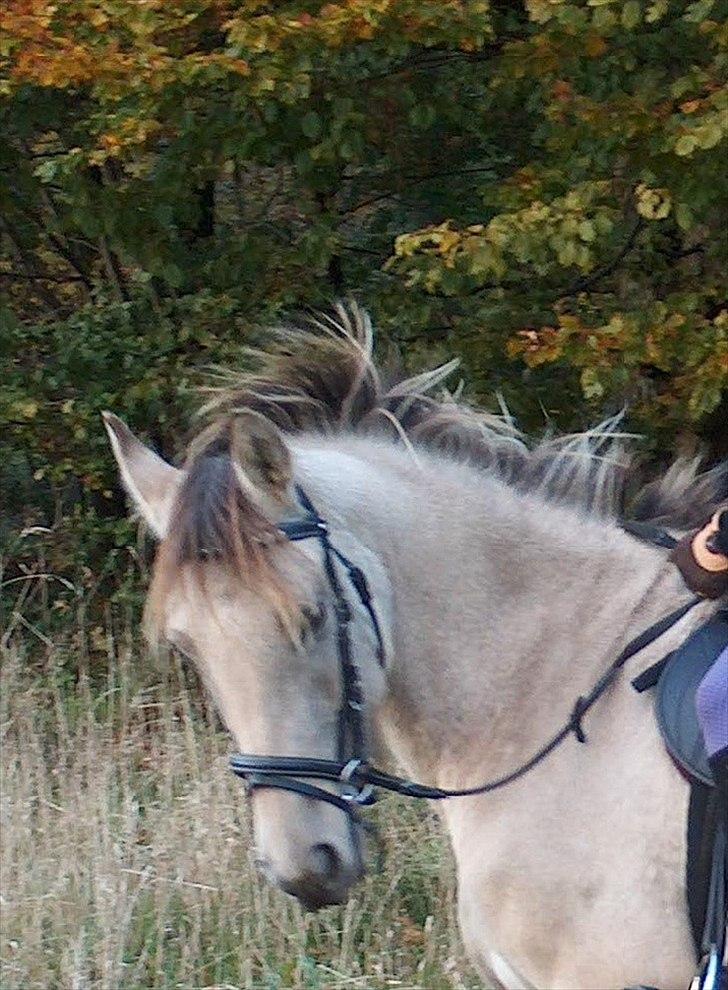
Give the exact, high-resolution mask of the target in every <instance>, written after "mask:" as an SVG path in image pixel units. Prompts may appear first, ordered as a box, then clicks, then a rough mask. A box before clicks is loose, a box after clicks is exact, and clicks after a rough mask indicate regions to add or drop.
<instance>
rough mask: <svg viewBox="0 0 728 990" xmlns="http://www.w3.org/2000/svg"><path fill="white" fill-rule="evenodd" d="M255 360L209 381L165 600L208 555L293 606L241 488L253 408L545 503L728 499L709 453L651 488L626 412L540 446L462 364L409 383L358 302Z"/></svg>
mask: <svg viewBox="0 0 728 990" xmlns="http://www.w3.org/2000/svg"><path fill="white" fill-rule="evenodd" d="M248 358H249V363H250V364H252V365H253V366H254V368H255V370H253V371H246V372H220V373H219V374H218V381H217V383H216V384H215V385H214V386H210V387H208V388H207V389H206V390H205V391H206V394H207V402H206V404H205V405H204V406H203V408H202V409H201V411H200V414H201V417H202V419H203V423H204V424H205V425H204V427H203V429H202V430H201V431H200V433H199V434H198V435H197V436H196V437H195V438H194V439H193V441H192V443H191V444H190V447H189V449H188V454H187V462H186V474H185V480H184V482H183V483H182V486H181V488H180V491H179V494H178V497H177V503H176V508H175V511H174V516H173V520H172V524H171V526H170V532H171V534H172V536H171V537H168V538H167V539H166V540H165V541H164V543H163V545H162V548H161V550H160V555H159V559H158V561H157V566H156V568H155V580H154V584H153V587H152V594H151V596H150V598H151V599H152V603H153V602H154V601H155V600H156V602H157V604H159V603H161V600H162V598H163V597H164V590H165V588H166V587H168V585H169V582H170V581H171V580H172V575H173V574H174V572H175V571H176V570H177V569H178V568H179V565H180V564H182V563H188V564H191V566H192V567H193V568H197V571H198V574H200V573H201V571H202V570H203V569H202V568H201V567H200V562H201V561H203V560H205V559H209V557H210V556H213V557H217V558H221V559H223V560H224V561H225V562H226V563H228V564H231V565H232V566H233V568H234V571H235V572H236V573H237V574H238V575H239V576H240V577H241V579H243V580H246V581H247V583H248V584H249V585H250V586H254V587H256V588H259V589H261V590H262V591H263V592H264V593H266V594H267V595H268V596H269V598H271V600H272V601H274V602H275V603H276V606H277V608H278V610H279V612H280V613H281V614H283V615H286V614H288V615H289V616H290V614H291V613H290V609H289V607H288V606H289V604H290V603H287V601H286V589H285V586H284V585H283V583H282V582H281V579H280V576H279V575H278V574H277V572H276V570H275V568H274V567H273V565H272V563H271V555H270V553H269V549H270V546H271V545H272V544H273V543H275V542H276V541H278V540H280V539H281V535H280V533H279V532H278V531H277V529H276V528H275V526H274V525H273V524H272V522H271V521H270V520H269V519H267V518H266V517H265V515H264V514H263V513H262V512H261V511H260V509H259V507H258V506H257V505H256V504H255V501H254V499H252V498H251V497H250V494H249V493H248V492H247V491H246V490H245V489H244V487H243V486H241V483H240V478H239V475H238V474H237V472H236V468H235V461H236V459H235V446H236V432H237V426H236V423H237V418H238V417H239V416H240V415H241V414H243V413H250V412H253V413H256V414H258V415H260V416H263V417H265V418H266V419H267V420H269V421H270V422H272V423H274V424H275V425H276V426H277V427H279V428H280V429H281V430H282V431H283V432H284V433H286V434H296V433H303V432H319V433H325V434H330V435H334V434H342V433H357V434H368V435H375V436H387V437H390V438H391V440H392V441H393V442H394V443H402V444H405V445H407V446H408V447H409V448H410V449H414V450H416V449H417V448H426V449H429V450H431V451H435V452H437V453H438V454H440V455H442V456H446V457H448V458H451V459H454V460H457V461H460V462H465V463H468V464H470V465H472V466H474V467H475V468H477V469H479V470H482V471H483V472H485V473H488V474H490V475H495V476H496V477H498V478H500V479H501V480H502V481H504V482H506V484H508V485H510V486H511V487H512V488H514V489H515V490H517V491H520V492H528V493H532V494H536V495H537V496H539V497H541V498H542V499H543V500H544V502H551V503H558V504H562V505H571V506H574V507H577V508H579V509H581V510H582V511H586V512H587V513H589V514H592V515H596V516H598V517H601V518H617V519H621V518H625V517H629V518H632V519H637V520H640V521H645V522H655V523H660V524H661V525H663V526H667V527H673V528H674V529H678V530H680V529H688V528H690V527H692V526H694V525H698V524H700V523H702V522H704V521H705V519H706V518H707V517H708V515H709V514H710V513H711V512H712V511H713V509H714V507H715V506H717V505H718V504H719V503H720V502H721V501H722V500H724V499H726V498H728V463H723V464H721V465H719V466H718V467H717V468H714V469H713V470H711V471H708V472H703V473H701V472H700V458H697V457H696V458H692V459H686V458H682V459H678V460H676V461H675V462H674V463H673V464H672V466H671V467H670V468H669V470H668V471H667V472H666V473H665V474H664V475H663V476H662V477H660V478H657V479H656V480H652V481H650V482H648V483H645V479H644V476H643V473H642V470H641V468H640V467H639V466H638V465H637V464H636V461H635V458H634V456H633V453H632V447H633V444H632V443H630V440H631V439H633V438H631V437H630V435H629V434H625V433H624V432H623V431H622V429H621V416H615V417H612V418H610V419H607V420H605V421H604V422H603V423H601V424H600V425H599V426H597V427H595V428H593V429H591V430H587V431H586V432H584V433H579V434H573V435H569V436H554V435H553V434H552V435H547V436H545V437H544V438H542V439H541V440H539V441H537V442H535V443H531V442H529V441H528V439H527V438H526V437H525V436H524V435H523V434H522V433H521V432H520V431H519V430H518V429H517V428H516V426H515V425H514V423H513V421H512V419H511V417H510V416H509V415H508V413H507V411H505V410H504V412H503V414H502V415H500V416H496V415H492V414H490V413H485V412H480V411H477V410H475V409H473V408H471V407H470V406H468V405H467V404H465V403H464V402H462V401H461V400H460V399H459V398H458V396H457V393H456V394H455V395H453V394H449V393H447V392H445V390H444V382H445V379H446V378H447V377H448V376H449V375H450V374H451V373H452V372H453V371H454V370H455V368H456V367H457V365H458V362H457V361H456V360H454V361H450V362H448V363H447V364H443V365H441V366H440V367H438V368H434V369H433V370H431V371H426V372H424V373H422V374H419V375H415V376H413V377H409V378H407V377H403V376H401V375H399V376H398V375H397V374H396V373H395V372H393V371H388V370H387V369H385V368H380V367H378V365H377V363H376V362H375V359H374V334H373V330H372V325H371V321H370V319H369V316H368V315H367V313H366V312H365V311H364V310H362V309H361V308H360V307H359V306H357V305H356V304H354V303H349V304H347V305H343V304H338V305H337V306H336V307H335V308H334V310H333V312H332V314H331V315H320V316H317V317H315V318H310V319H309V320H308V321H307V322H306V323H305V324H304V325H301V326H295V327H291V326H286V327H283V328H279V329H277V330H275V331H273V346H272V347H271V348H270V349H269V350H268V351H266V352H260V351H249V352H248ZM154 607H155V606H154V604H152V608H154Z"/></svg>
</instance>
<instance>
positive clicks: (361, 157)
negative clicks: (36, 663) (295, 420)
mask: <svg viewBox="0 0 728 990" xmlns="http://www.w3.org/2000/svg"><path fill="white" fill-rule="evenodd" d="M0 31H2V38H1V39H0V72H1V73H2V78H1V80H0V126H1V127H2V133H3V135H4V138H5V140H4V141H3V143H2V145H1V146H0V174H1V175H2V185H1V186H0V225H1V227H0V231H1V232H0V237H1V238H2V245H3V260H2V261H1V262H0V279H1V280H2V284H3V287H4V295H5V308H4V310H3V312H4V320H3V327H4V328H3V330H2V348H3V352H4V353H5V355H6V357H7V358H8V361H7V365H8V368H7V372H6V376H5V377H6V381H7V385H8V388H7V389H6V394H5V397H4V398H3V402H2V406H1V407H0V421H2V422H3V423H4V424H5V425H12V427H13V428H14V434H15V435H14V439H13V440H12V441H8V440H7V439H6V440H4V441H3V447H4V450H3V452H2V456H3V461H4V463H5V465H6V469H7V467H8V465H9V466H10V467H11V468H12V477H13V479H14V481H13V486H12V491H13V493H15V494H16V495H17V493H18V492H24V493H25V494H24V496H23V499H22V500H21V501H23V504H25V502H27V501H28V500H30V503H31V505H40V506H41V507H42V505H41V503H42V500H41V499H40V496H39V494H38V492H39V491H41V490H42V486H43V484H45V483H52V484H53V486H54V487H55V490H56V491H60V492H66V491H69V490H70V491H71V493H72V496H73V497H72V498H71V500H70V505H72V506H73V510H71V508H70V507H69V508H67V510H64V511H67V512H68V513H71V511H73V512H75V513H78V511H79V509H78V505H79V499H80V503H81V505H82V507H83V511H86V509H88V510H89V511H91V509H92V510H93V513H97V512H99V511H103V506H104V503H105V499H106V498H107V493H108V492H109V491H110V478H111V474H110V470H111V469H110V465H109V461H108V458H107V456H106V452H105V449H104V447H103V439H102V436H101V430H100V429H99V427H98V421H97V413H98V410H99V409H100V408H101V407H103V406H111V407H113V408H114V409H116V410H117V411H120V412H122V413H126V414H127V415H128V416H129V417H130V418H131V419H132V420H134V421H135V422H136V424H137V425H138V426H146V427H147V428H148V429H149V430H151V431H152V434H153V436H155V437H156V439H157V440H158V441H160V442H161V443H162V444H163V445H166V446H167V447H168V449H169V447H171V446H173V438H174V437H176V436H179V435H180V428H181V425H182V424H183V423H184V420H185V409H186V406H187V402H188V398H187V397H188V393H189V385H190V382H191V379H192V378H193V377H194V374H193V372H194V369H195V368H196V367H198V366H201V365H206V364H210V363H213V362H218V363H219V362H229V361H232V360H234V359H235V355H236V352H237V351H238V350H239V346H240V343H241V341H245V342H250V341H251V340H253V341H262V342H264V338H263V337H262V336H261V331H259V330H258V329H257V327H258V326H260V325H261V324H263V323H264V322H265V320H266V319H272V318H275V316H276V315H277V314H278V313H280V312H281V311H283V310H288V309H291V308H294V307H298V306H306V305H314V306H316V305H319V306H320V305H325V304H326V302H327V301H328V300H330V299H331V297H332V296H336V295H341V294H343V293H346V292H348V291H356V292H357V293H358V294H360V296H361V297H362V298H363V299H364V300H365V301H366V302H367V304H368V305H369V306H370V307H371V308H372V310H373V312H374V315H375V319H376V322H377V323H378V325H379V327H380V329H381V332H382V334H383V335H384V336H385V338H388V339H389V340H392V341H394V342H396V343H398V344H399V345H400V347H401V348H402V349H403V350H404V352H405V355H406V358H407V360H409V361H411V362H413V363H419V362H420V361H422V360H424V359H425V358H428V359H429V360H434V359H437V358H439V357H441V356H445V355H448V356H449V355H451V354H452V353H453V352H455V353H459V354H461V355H462V356H463V358H464V362H465V369H466V378H467V380H468V382H469V385H470V388H471V390H472V393H473V395H474V397H475V398H477V399H479V400H481V401H493V395H494V392H495V391H496V390H500V391H501V392H502V393H503V394H504V396H505V399H506V401H507V403H508V405H509V406H510V407H511V408H512V409H513V411H514V412H515V413H516V414H517V416H518V417H519V418H520V419H521V421H522V422H523V423H524V424H525V425H526V426H530V427H532V426H534V425H535V426H539V425H541V424H542V423H543V416H544V410H545V411H546V413H547V414H548V416H549V417H552V418H554V419H555V420H556V422H557V423H558V425H559V426H561V427H562V428H563V427H571V426H579V425H583V424H584V423H585V422H586V421H588V420H592V419H593V418H594V417H595V416H597V415H599V414H600V413H601V412H602V411H604V410H605V409H608V410H609V409H615V408H618V407H620V406H622V405H624V404H627V405H628V407H629V410H630V416H631V422H632V423H633V424H634V425H635V426H636V427H637V428H640V429H647V430H648V431H649V433H650V435H651V436H652V437H653V439H654V442H655V443H663V442H664V441H666V440H669V439H671V438H673V437H674V436H675V435H676V434H685V435H689V436H702V437H704V438H708V440H709V441H710V442H712V443H713V444H714V445H716V448H715V449H718V450H720V449H722V450H725V447H726V430H725V423H726V414H727V413H728V405H727V403H726V389H727V388H728V313H727V310H726V306H725V303H724V292H723V276H724V271H725V265H726V238H725V233H724V232H725V224H726V171H725V168H724V162H723V159H724V156H725V150H724V145H725V140H724V139H725V134H726V129H727V128H728V112H727V111H728V106H727V104H728V88H727V87H726V85H725V65H726V44H727V41H728V24H727V18H726V10H725V7H721V6H720V5H719V3H718V2H716V0H696V2H692V3H686V2H682V0H654V2H642V0H587V2H586V3H584V2H583V0H527V2H526V4H525V6H520V5H513V4H510V3H507V2H505V0H493V2H487V0H340V2H335V3H327V4H322V3H319V2H310V0H308V2H307V0H295V2H293V0H290V2H281V3H277V4H273V5H271V4H265V3H262V2H258V0H173V2H172V0H145V2H144V3H141V2H139V0H66V2H64V3H63V4H58V3H51V2H49V0H6V3H5V5H4V9H3V11H2V13H1V14H0ZM721 445H722V446H721ZM23 479H24V480H23ZM21 482H22V483H21ZM69 485H70V489H69ZM16 503H17V499H16ZM16 510H17V511H19V506H17V504H16ZM23 511H24V512H25V511H26V510H25V509H23ZM43 511H44V512H46V513H47V509H44V510H43ZM26 514H27V513H26ZM31 515H32V513H31ZM93 518H94V519H95V515H94V516H93ZM74 525H76V524H74Z"/></svg>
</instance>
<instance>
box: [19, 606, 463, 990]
mask: <svg viewBox="0 0 728 990" xmlns="http://www.w3.org/2000/svg"><path fill="white" fill-rule="evenodd" d="M21 632H22V635H21V634H20V633H21ZM73 636H74V638H73V646H72V647H70V646H69V645H68V636H65V637H64V640H65V641H66V642H65V645H64V646H59V645H55V644H54V643H52V642H50V641H46V642H45V643H44V645H43V647H42V649H43V654H44V660H43V661H42V662H41V663H39V661H38V654H37V645H38V642H37V634H35V633H34V632H33V630H32V629H26V630H25V631H24V632H23V631H22V629H21V625H19V624H17V623H16V629H15V632H14V633H13V635H12V637H10V640H11V642H10V643H6V648H5V650H4V655H3V658H2V662H3V665H2V710H1V731H2V779H1V786H2V821H1V824H2V863H1V865H2V874H1V878H2V901H1V903H0V908H1V910H2V914H1V922H2V924H1V931H0V966H1V970H0V974H1V985H2V987H3V988H4V990H11V988H24V990H25V988H43V990H45V988H51V987H53V988H55V987H58V988H61V987H62V988H79V990H80V988H103V990H116V988H143V987H175V988H179V987H183V988H192V987H207V988H213V987H215V988H228V987H229V988H233V987H266V988H282V987H302V988H311V990H314V988H324V987H325V988H344V987H346V988H365V987H366V988H379V987H401V988H407V987H411V988H414V987H427V988H432V990H434V988H452V987H475V986H478V983H477V980H476V978H475V977H474V976H473V974H472V972H471V971H470V970H469V969H468V967H467V965H466V963H465V962H464V959H463V955H462V951H461V948H460V946H459V944H458V939H457V934H456V930H455V923H454V916H453V903H454V901H453V897H454V886H453V874H452V867H451V863H450V861H449V858H448V856H447V854H446V852H445V849H444V845H443V842H442V840H441V837H440V835H439V831H438V828H437V824H436V822H435V820H434V818H433V816H432V815H431V813H430V812H429V811H428V810H427V809H426V808H423V807H421V806H419V807H414V806H412V805H404V804H403V803H401V802H397V801H394V800H383V801H382V803H381V805H380V807H379V809H378V812H377V815H378V819H379V821H380V822H381V823H382V834H383V838H384V840H385V844H386V850H387V853H386V861H385V865H384V869H383V871H382V872H381V873H379V874H377V875H374V876H371V877H369V878H368V879H367V880H366V882H365V883H364V884H363V885H362V886H361V887H360V888H359V890H358V892H357V895H356V897H355V899H353V900H352V901H351V902H350V903H349V904H348V905H347V906H346V907H344V908H337V909H333V908H332V909H329V910H327V911H324V912H322V913H320V914H318V915H305V914H304V913H303V912H302V911H301V910H300V908H299V907H298V905H297V904H296V903H295V902H294V901H293V900H291V899H290V898H288V897H286V896H285V895H283V894H281V893H279V892H278V891H276V890H273V889H272V888H271V887H269V886H268V885H266V884H265V882H263V881H262V880H261V879H259V878H258V876H257V874H256V871H255V868H254V865H253V861H252V853H251V843H250V821H249V812H248V808H247V806H246V802H245V799H244V796H243V793H242V791H241V788H240V786H239V784H238V782H237V781H236V780H235V779H234V778H233V776H232V775H231V774H230V773H229V772H228V771H227V769H226V756H227V752H228V750H229V741H228V739H227V738H226V736H225V734H224V733H223V732H221V731H220V729H219V727H218V726H217V725H216V723H215V718H214V716H213V715H211V714H208V713H207V711H206V708H205V705H204V704H203V703H201V701H200V697H199V692H198V690H197V688H196V686H195V685H194V684H191V683H190V677H189V674H188V673H187V672H186V671H185V670H183V669H182V667H181V666H180V661H179V659H178V658H176V657H175V656H174V655H171V656H166V657H165V656H161V657H159V658H152V657H150V656H148V655H146V654H145V652H144V651H143V650H142V649H140V648H139V646H138V644H137V643H136V642H135V639H134V637H133V636H132V635H131V634H130V633H129V632H127V631H124V630H122V631H118V630H117V631H116V633H113V634H112V632H111V631H104V630H101V629H96V630H95V631H94V633H93V636H92V637H91V639H92V646H93V649H94V650H95V651H96V661H95V663H96V669H98V663H99V661H98V654H99V651H100V652H101V654H102V655H103V656H104V657H105V660H104V661H103V666H105V668H106V684H101V685H99V683H98V678H96V679H95V681H94V687H93V688H92V687H91V686H90V683H89V680H88V678H87V677H85V676H84V674H83V669H84V667H85V662H79V657H81V658H84V657H87V656H88V650H89V644H88V641H87V637H86V636H85V634H84V633H83V630H82V629H81V628H80V627H78V628H77V629H76V630H75V631H74V634H73ZM31 651H32V652H33V658H32V660H31ZM79 665H80V667H81V674H80V676H79V674H78V670H79Z"/></svg>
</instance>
